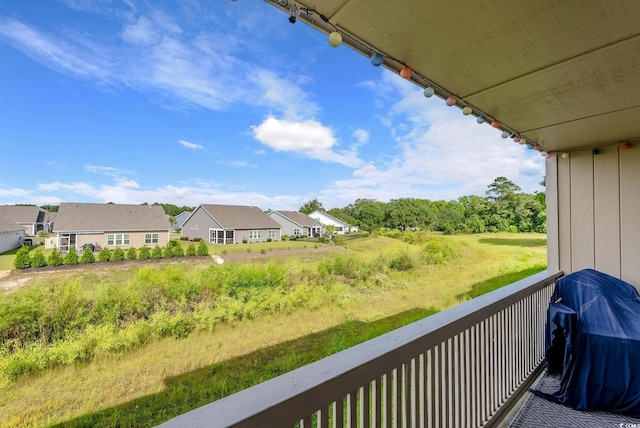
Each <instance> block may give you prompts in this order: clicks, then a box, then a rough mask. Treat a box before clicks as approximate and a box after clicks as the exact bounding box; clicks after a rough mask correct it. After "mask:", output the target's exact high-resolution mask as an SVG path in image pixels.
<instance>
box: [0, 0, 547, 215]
mask: <svg viewBox="0 0 640 428" xmlns="http://www.w3.org/2000/svg"><path fill="white" fill-rule="evenodd" d="M287 18H288V15H286V14H284V13H283V12H281V11H279V10H278V9H276V8H275V7H273V6H271V5H270V4H268V3H266V2H264V1H259V0H239V1H229V0H214V1H211V0H207V1H204V0H203V1H197V0H177V1H157V2H156V1H153V2H151V1H137V0H94V1H92V0H50V1H39V0H21V1H13V0H0V150H1V151H0V204H16V203H35V204H38V205H43V204H58V203H60V202H97V203H104V202H115V203H132V204H139V203H144V202H148V203H153V202H162V203H172V204H175V205H178V206H182V205H188V206H197V205H199V204H201V203H209V204H211V203H213V204H216V203H219V204H238V205H256V206H259V207H261V208H262V209H269V208H271V209H280V210H286V209H292V210H297V209H298V208H299V207H300V206H301V205H302V204H303V203H304V202H306V201H308V200H310V199H313V198H317V199H318V200H319V201H320V202H322V204H323V205H324V207H325V208H327V209H330V208H336V207H337V208H341V207H344V206H346V205H348V204H350V203H353V202H355V200H356V199H358V198H370V199H376V200H379V201H385V202H386V201H388V200H390V199H398V198H424V199H431V200H452V199H457V198H458V197H460V196H465V195H479V196H484V194H485V191H486V190H487V186H488V185H489V184H490V183H491V182H493V180H494V179H495V178H496V177H498V176H505V177H507V178H509V179H510V180H512V181H513V182H514V183H516V184H517V185H519V186H520V187H521V188H522V189H523V191H525V192H528V193H533V192H535V191H542V190H543V188H542V187H541V186H540V185H539V183H540V182H541V181H542V179H543V177H544V158H543V157H542V156H540V154H539V153H538V152H536V151H533V150H528V149H527V148H526V147H524V146H521V145H518V144H516V143H514V142H512V141H511V140H510V139H507V140H504V139H502V138H501V136H500V132H499V131H498V130H496V129H494V128H491V126H489V125H487V124H484V125H478V124H477V123H476V121H475V118H474V117H473V116H464V115H462V113H461V111H460V110H459V109H458V108H456V107H447V106H446V105H445V103H444V101H443V100H441V99H439V98H436V97H432V98H429V99H427V98H425V97H424V96H423V95H422V90H421V88H419V87H417V86H415V85H413V84H411V83H410V82H408V81H405V80H404V79H402V78H401V77H400V76H398V75H395V74H393V73H391V72H389V71H387V70H385V69H384V68H382V67H374V66H372V65H371V63H370V61H369V59H368V58H366V57H364V56H362V55H360V54H358V53H356V52H354V51H352V50H351V49H349V48H347V47H345V46H340V47H338V48H332V47H331V46H329V44H328V42H327V37H326V36H325V35H323V34H321V33H319V32H317V31H315V30H313V29H312V28H310V27H308V26H307V25H305V24H304V23H302V22H298V23H296V24H293V25H292V24H290V23H289V22H288V19H287Z"/></svg>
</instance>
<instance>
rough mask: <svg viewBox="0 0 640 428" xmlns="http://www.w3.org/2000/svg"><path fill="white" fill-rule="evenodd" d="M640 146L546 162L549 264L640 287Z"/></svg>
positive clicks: (554, 267) (586, 151)
mask: <svg viewBox="0 0 640 428" xmlns="http://www.w3.org/2000/svg"><path fill="white" fill-rule="evenodd" d="M639 166H640V145H635V146H633V147H632V148H631V149H628V150H624V149H622V147H620V146H611V147H604V148H602V149H600V153H599V154H597V155H593V154H592V153H591V151H590V150H585V151H580V152H575V153H571V155H570V157H569V158H567V159H565V158H562V157H561V156H554V157H552V158H551V159H549V160H547V222H548V228H547V229H548V233H547V234H548V242H547V247H548V266H549V269H560V270H562V271H563V272H564V273H570V272H574V271H577V270H580V269H583V268H593V269H597V270H599V271H602V272H605V273H607V274H609V275H612V276H615V277H617V278H621V279H622V280H624V281H627V282H629V283H631V284H633V285H635V286H636V287H637V288H640V262H639V256H640V221H638V213H639V212H640V168H639Z"/></svg>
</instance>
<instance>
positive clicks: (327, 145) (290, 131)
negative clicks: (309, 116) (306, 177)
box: [252, 117, 362, 167]
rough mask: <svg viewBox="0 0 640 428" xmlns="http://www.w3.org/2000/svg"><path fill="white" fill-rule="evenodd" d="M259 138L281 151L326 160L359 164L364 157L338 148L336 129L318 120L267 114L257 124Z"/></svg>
mask: <svg viewBox="0 0 640 428" xmlns="http://www.w3.org/2000/svg"><path fill="white" fill-rule="evenodd" d="M252 129H253V132H254V136H255V138H256V140H258V141H260V142H261V143H262V144H264V145H265V146H268V147H271V148H272V149H274V150H275V151H277V152H293V153H298V154H300V155H302V156H305V157H308V158H311V159H317V160H321V161H324V162H334V163H339V164H342V165H345V166H349V167H358V166H360V165H361V164H362V161H361V160H360V159H358V156H357V153H355V152H353V151H335V146H337V144H338V142H337V141H336V138H335V137H334V135H333V131H332V130H331V129H330V128H328V127H326V126H324V125H322V124H321V123H320V122H317V121H315V120H306V121H303V122H299V121H290V120H284V119H283V120H280V119H276V118H273V117H269V118H267V119H266V120H265V121H264V122H262V123H261V124H260V125H258V126H254V127H253V128H252Z"/></svg>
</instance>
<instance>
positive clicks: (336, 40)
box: [329, 31, 342, 48]
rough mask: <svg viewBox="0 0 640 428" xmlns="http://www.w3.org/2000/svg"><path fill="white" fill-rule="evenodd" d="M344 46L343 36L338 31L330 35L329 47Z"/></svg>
mask: <svg viewBox="0 0 640 428" xmlns="http://www.w3.org/2000/svg"><path fill="white" fill-rule="evenodd" d="M341 44H342V34H340V33H338V32H337V31H333V32H331V33H330V34H329V45H331V47H334V48H337V47H338V46H340V45H341Z"/></svg>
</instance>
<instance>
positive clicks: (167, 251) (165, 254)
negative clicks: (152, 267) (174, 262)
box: [158, 244, 173, 259]
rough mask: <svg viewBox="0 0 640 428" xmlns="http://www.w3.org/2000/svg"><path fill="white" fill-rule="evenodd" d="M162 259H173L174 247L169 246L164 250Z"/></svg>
mask: <svg viewBox="0 0 640 428" xmlns="http://www.w3.org/2000/svg"><path fill="white" fill-rule="evenodd" d="M162 257H164V258H166V259H169V258H171V257H173V247H172V246H170V245H169V244H167V246H166V247H164V248H163V249H162ZM158 258H159V257H158Z"/></svg>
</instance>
